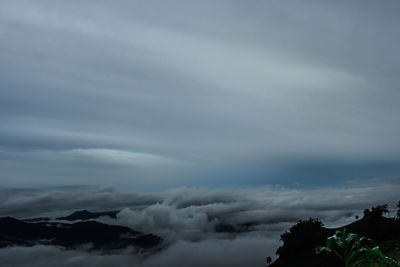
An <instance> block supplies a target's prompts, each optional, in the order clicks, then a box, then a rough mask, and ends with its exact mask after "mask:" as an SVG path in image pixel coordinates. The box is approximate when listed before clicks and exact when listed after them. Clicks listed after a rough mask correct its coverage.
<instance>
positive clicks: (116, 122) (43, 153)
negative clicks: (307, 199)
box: [0, 0, 400, 191]
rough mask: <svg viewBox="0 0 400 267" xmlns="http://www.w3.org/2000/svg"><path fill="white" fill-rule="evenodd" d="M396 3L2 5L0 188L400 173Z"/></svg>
mask: <svg viewBox="0 0 400 267" xmlns="http://www.w3.org/2000/svg"><path fill="white" fill-rule="evenodd" d="M399 11H400V2H398V1H385V2H377V1H351V2H348V1H332V2H329V3H328V2H326V1H301V2H300V1H244V0H243V1H234V0H232V1H183V0H182V1H175V0H170V1H161V0H160V1H124V0H120V1H101V0H97V1H82V0H80V1H54V0H51V1H50V0H49V1H46V0H40V1H39V0H38V1H11V0H10V1H8V0H2V1H1V3H0V121H1V124H0V169H1V173H0V182H1V184H0V185H1V186H3V187H4V186H11V187H19V186H30V187H32V186H33V187H38V186H54V185H83V184H85V185H100V186H109V185H112V186H115V187H116V188H119V189H121V190H125V189H129V190H144V191H149V190H150V191H152V190H164V189H168V188H174V187H177V186H207V187H210V188H226V187H256V186H264V185H267V184H282V185H285V186H288V187H300V188H305V187H320V186H332V185H343V184H344V183H346V182H348V181H349V180H359V181H360V180H361V181H362V180H364V179H370V178H385V177H394V176H398V175H399V174H400V160H399V159H400V142H399V136H400V116H399V115H400V105H399V101H400V90H399V84H400V75H399V73H400V53H399V49H398V46H399V43H400V16H399V15H398V14H399Z"/></svg>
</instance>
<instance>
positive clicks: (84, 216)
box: [56, 210, 119, 221]
mask: <svg viewBox="0 0 400 267" xmlns="http://www.w3.org/2000/svg"><path fill="white" fill-rule="evenodd" d="M118 212H119V210H113V211H102V212H90V211H87V210H80V211H75V212H74V213H72V214H70V215H68V216H65V217H58V218H56V219H57V220H65V221H77V220H81V221H85V220H91V219H97V218H99V217H102V216H108V217H110V218H113V219H116V218H117V213H118Z"/></svg>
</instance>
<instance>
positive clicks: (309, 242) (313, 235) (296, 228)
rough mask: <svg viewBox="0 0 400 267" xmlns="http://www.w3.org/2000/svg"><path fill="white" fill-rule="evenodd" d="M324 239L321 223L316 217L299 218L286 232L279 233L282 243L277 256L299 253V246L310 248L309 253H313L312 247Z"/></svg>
mask: <svg viewBox="0 0 400 267" xmlns="http://www.w3.org/2000/svg"><path fill="white" fill-rule="evenodd" d="M324 239H325V236H324V230H323V224H322V222H321V221H320V220H318V219H312V218H309V219H308V220H304V221H303V220H300V221H299V222H298V223H297V224H295V225H293V226H292V227H291V228H290V229H289V231H288V232H285V233H283V234H282V235H281V240H282V241H283V245H282V246H281V247H279V248H278V250H277V251H276V254H278V255H279V256H282V255H288V254H291V253H299V248H306V249H309V248H311V250H310V249H309V250H310V251H308V252H309V253H314V250H313V248H314V247H315V246H317V245H318V244H319V243H320V242H321V241H323V240H324Z"/></svg>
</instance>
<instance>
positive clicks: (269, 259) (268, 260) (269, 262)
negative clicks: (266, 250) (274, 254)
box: [266, 257, 272, 265]
mask: <svg viewBox="0 0 400 267" xmlns="http://www.w3.org/2000/svg"><path fill="white" fill-rule="evenodd" d="M266 261H267V264H268V265H270V264H271V262H272V258H271V257H267V260H266Z"/></svg>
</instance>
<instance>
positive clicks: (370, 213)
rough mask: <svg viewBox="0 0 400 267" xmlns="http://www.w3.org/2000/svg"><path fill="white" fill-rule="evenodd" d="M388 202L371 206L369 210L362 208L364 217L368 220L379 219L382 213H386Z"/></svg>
mask: <svg viewBox="0 0 400 267" xmlns="http://www.w3.org/2000/svg"><path fill="white" fill-rule="evenodd" d="M388 212H389V209H388V204H384V205H378V206H376V207H372V208H371V210H369V209H365V210H364V217H365V218H366V219H368V220H379V219H380V218H382V217H383V214H384V213H388Z"/></svg>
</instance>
